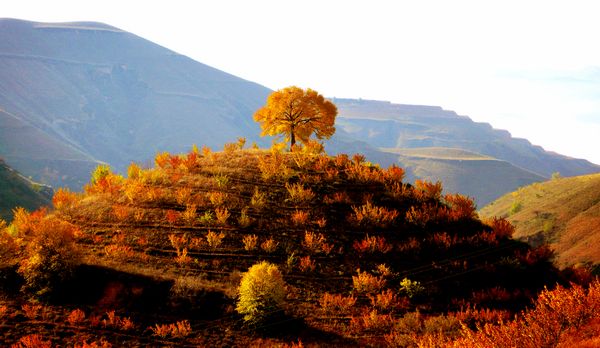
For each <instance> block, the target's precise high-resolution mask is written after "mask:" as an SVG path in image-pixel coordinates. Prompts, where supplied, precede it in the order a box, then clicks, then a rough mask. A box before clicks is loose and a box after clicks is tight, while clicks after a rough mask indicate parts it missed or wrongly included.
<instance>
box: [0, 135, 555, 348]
mask: <svg viewBox="0 0 600 348" xmlns="http://www.w3.org/2000/svg"><path fill="white" fill-rule="evenodd" d="M242 146H243V142H240V143H238V144H228V145H226V147H225V150H224V151H223V152H212V151H210V150H209V149H208V148H204V149H203V150H202V151H198V150H197V149H194V150H192V151H190V152H189V153H187V154H182V155H171V154H169V153H160V154H159V155H157V157H156V159H155V164H156V166H155V167H154V168H151V169H141V168H140V166H138V165H135V164H133V165H131V166H130V167H129V169H128V177H127V178H123V177H121V176H119V175H115V174H113V173H111V172H110V170H109V169H108V168H107V167H99V168H98V169H97V170H96V171H95V172H94V173H93V175H92V178H91V181H90V183H89V184H88V185H87V186H86V188H85V192H84V193H80V194H79V193H71V192H70V191H68V190H59V191H57V193H56V194H55V196H54V200H53V201H54V206H55V208H56V211H55V212H54V213H52V214H51V215H50V216H46V215H45V213H44V212H38V213H34V214H30V215H28V214H26V213H23V212H20V213H19V217H18V218H17V219H15V220H16V222H15V224H13V227H11V228H12V230H13V231H17V233H23V234H24V235H23V236H24V237H23V238H24V239H26V238H27V233H34V234H35V232H26V231H29V229H30V228H31V227H30V226H37V225H40V224H41V226H44V222H45V221H54V220H53V219H55V218H60V219H63V220H65V221H68V225H63V224H61V225H60V226H62V227H61V228H62V229H63V230H64V229H72V230H73V235H74V238H75V240H76V243H77V245H78V249H79V250H80V253H81V258H82V260H83V264H82V265H81V266H79V267H78V268H77V270H76V271H75V272H74V275H73V278H72V280H71V281H70V282H67V283H61V284H62V288H61V290H60V291H59V292H58V293H57V294H55V295H54V300H53V301H54V302H50V303H49V304H45V305H44V306H43V307H40V308H38V312H34V313H31V311H30V309H31V308H30V307H28V306H30V303H29V302H27V301H26V300H24V299H22V298H21V297H19V296H18V295H15V294H18V290H15V289H18V287H19V284H21V282H22V281H19V279H20V278H19V277H18V276H16V275H11V274H12V273H11V271H10V270H11V268H10V267H9V268H4V270H3V272H2V274H3V276H4V277H8V278H7V279H12V281H8V282H5V283H4V285H3V288H4V289H5V290H4V295H5V297H6V298H7V300H4V302H3V303H2V305H3V306H4V307H5V309H6V310H8V312H10V311H12V313H15V314H14V315H13V316H4V317H3V319H2V320H3V322H4V326H3V327H9V328H10V329H9V331H8V333H5V335H4V339H5V342H9V343H11V342H14V341H16V340H17V339H19V337H21V336H23V335H24V334H25V333H27V332H29V333H39V334H40V335H41V336H42V337H45V338H46V339H48V340H51V341H52V342H53V343H55V344H59V345H60V344H62V345H65V344H73V342H82V341H86V340H87V341H88V342H89V341H91V340H95V341H99V340H101V339H104V340H106V341H107V342H110V343H112V344H117V345H119V346H121V345H128V346H143V345H178V346H188V345H211V346H214V345H231V344H235V345H249V344H255V345H274V344H283V343H285V344H293V343H296V344H297V342H298V339H300V340H301V341H302V342H303V344H308V345H311V344H317V345H332V346H340V345H343V346H377V345H383V344H396V343H394V342H400V341H404V342H413V343H414V342H416V340H418V339H420V337H421V336H422V335H427V334H428V332H433V331H428V330H434V331H435V330H438V329H439V330H441V331H443V332H445V333H448V334H449V335H453V332H454V333H455V332H457V331H456V330H459V328H460V325H459V324H458V320H459V319H458V318H461V319H460V320H467V321H468V322H470V323H472V324H473V325H475V323H480V324H481V323H484V322H487V321H495V320H499V319H502V318H504V319H506V318H509V317H510V316H511V315H512V313H515V311H517V310H520V309H521V308H523V306H524V305H525V304H528V303H530V300H531V299H532V298H533V297H534V296H535V294H537V292H538V291H539V290H541V289H542V288H543V286H544V285H553V284H555V283H556V282H557V281H562V280H564V279H566V278H563V276H562V275H561V274H559V272H558V271H557V270H556V269H555V268H554V267H553V266H552V264H551V263H550V262H549V260H548V253H547V251H546V250H545V249H543V248H542V249H532V248H530V247H529V246H528V245H527V244H526V243H522V242H518V241H514V240H512V239H511V234H512V227H511V226H510V225H508V224H507V223H506V222H505V221H503V220H498V219H496V220H490V221H487V222H482V221H480V220H479V219H478V218H477V214H476V212H475V207H474V204H473V202H472V201H470V200H469V199H467V198H465V197H463V196H460V195H442V193H441V191H442V187H441V185H439V184H431V183H427V182H421V181H419V182H417V183H416V184H415V186H412V185H409V184H406V183H404V182H403V176H404V171H403V170H402V169H400V168H397V167H390V168H389V169H387V170H381V169H379V168H377V167H374V166H372V165H370V164H368V163H367V162H365V161H364V157H363V156H361V155H355V156H353V157H351V158H349V157H348V156H346V155H337V156H335V157H328V156H325V155H314V154H309V153H300V152H297V153H279V152H277V151H274V150H272V151H265V150H258V149H247V150H242V149H241V147H242ZM48 223H49V222H48ZM68 226H71V227H68ZM34 231H35V228H34ZM65 233H66V232H65ZM5 237H6V236H5ZM61 245H62V244H61ZM263 260H266V261H269V262H271V263H273V264H275V265H277V266H278V267H279V269H280V270H281V272H282V273H283V278H284V280H285V282H287V284H288V287H287V295H286V300H285V304H284V305H283V308H282V309H283V312H273V313H271V314H273V315H274V319H273V320H272V321H271V322H268V323H266V324H264V325H261V326H259V327H255V326H248V325H246V324H244V320H243V319H242V317H241V316H240V315H239V314H237V313H236V312H235V309H234V308H235V301H236V292H237V286H238V284H239V279H240V275H241V273H242V272H245V271H246V270H247V269H248V267H250V266H251V265H253V264H256V263H257V262H259V261H263ZM12 262H14V260H13V261H12ZM7 288H8V289H9V290H6V289H7ZM10 289H12V290H10ZM36 308H37V307H36ZM475 308H476V309H475ZM480 310H482V311H487V312H485V313H487V314H485V315H482V314H481V313H483V312H479V311H480ZM416 311H418V313H417V312H416ZM69 318H70V319H69ZM16 322H19V325H15V324H16ZM409 322H411V323H412V324H408V323H409ZM40 323H41V324H42V325H40ZM175 323H179V324H178V325H179V326H177V325H176V326H174V327H175V328H176V329H173V330H171V331H169V329H165V332H166V333H165V334H164V335H161V333H160V332H162V331H160V330H159V327H162V326H166V325H168V324H175ZM406 325H409V326H408V327H407V326H406ZM423 325H427V327H428V329H424V327H425V326H423ZM473 327H475V326H473ZM407 330H408V331H407Z"/></svg>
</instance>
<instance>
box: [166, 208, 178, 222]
mask: <svg viewBox="0 0 600 348" xmlns="http://www.w3.org/2000/svg"><path fill="white" fill-rule="evenodd" d="M180 217H181V213H179V212H178V211H176V210H171V209H169V210H167V211H166V212H165V219H166V220H167V222H168V223H169V225H173V224H175V223H176V222H177V220H179V218H180Z"/></svg>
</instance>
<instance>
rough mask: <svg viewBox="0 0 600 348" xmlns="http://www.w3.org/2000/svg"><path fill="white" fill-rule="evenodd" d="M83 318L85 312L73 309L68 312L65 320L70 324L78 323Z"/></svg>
mask: <svg viewBox="0 0 600 348" xmlns="http://www.w3.org/2000/svg"><path fill="white" fill-rule="evenodd" d="M84 320H85V312H84V311H82V310H81V309H74V310H73V311H71V313H69V316H68V317H67V322H68V323H69V324H71V325H79V324H81V323H82V322H83V321H84Z"/></svg>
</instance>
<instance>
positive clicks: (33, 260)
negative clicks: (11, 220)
mask: <svg viewBox="0 0 600 348" xmlns="http://www.w3.org/2000/svg"><path fill="white" fill-rule="evenodd" d="M32 216H33V214H32ZM22 218H24V217H22ZM32 220H34V223H33V224H32V225H30V226H29V227H28V228H29V229H30V230H28V231H25V233H24V234H22V232H23V231H22V229H23V227H22V226H21V227H19V237H21V238H23V241H24V243H25V248H24V251H23V259H22V260H21V261H20V262H19V268H18V273H19V274H20V275H21V276H23V278H24V280H25V284H24V289H25V290H27V291H31V292H33V293H34V294H35V295H37V296H45V295H51V294H52V293H53V292H54V290H56V289H57V288H58V287H59V286H60V285H61V284H63V283H64V282H65V281H67V280H68V279H69V278H70V277H71V276H72V274H73V272H74V270H75V268H76V267H77V265H78V264H79V263H80V255H79V252H78V251H77V248H76V246H75V241H74V235H75V232H76V231H77V229H76V227H75V226H74V225H72V224H70V223H68V222H66V221H63V220H61V219H59V218H57V217H54V216H43V217H36V218H34V219H32Z"/></svg>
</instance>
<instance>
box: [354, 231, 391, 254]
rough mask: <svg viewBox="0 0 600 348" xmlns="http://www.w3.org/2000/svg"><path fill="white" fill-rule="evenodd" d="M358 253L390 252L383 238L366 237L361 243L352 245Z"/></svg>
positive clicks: (356, 242) (389, 246)
mask: <svg viewBox="0 0 600 348" xmlns="http://www.w3.org/2000/svg"><path fill="white" fill-rule="evenodd" d="M352 247H353V248H354V249H356V251H358V252H359V253H363V254H364V253H376V252H379V253H382V254H385V253H387V252H389V251H391V250H392V246H391V245H390V244H388V243H387V242H386V240H385V238H384V237H369V236H368V235H367V236H366V237H365V238H364V239H363V240H361V241H355V242H354V244H353V245H352Z"/></svg>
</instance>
